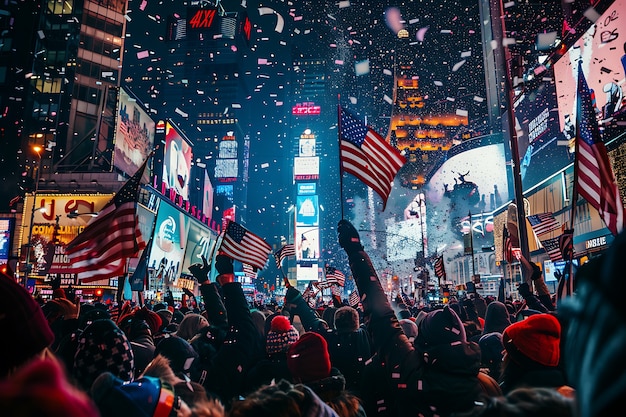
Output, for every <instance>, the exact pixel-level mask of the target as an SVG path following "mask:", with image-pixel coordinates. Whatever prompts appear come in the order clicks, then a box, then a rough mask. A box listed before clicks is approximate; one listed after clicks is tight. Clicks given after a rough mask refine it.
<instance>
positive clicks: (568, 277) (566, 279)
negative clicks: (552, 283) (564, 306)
mask: <svg viewBox="0 0 626 417" xmlns="http://www.w3.org/2000/svg"><path fill="white" fill-rule="evenodd" d="M571 265H572V263H571V261H568V262H567V263H566V264H565V267H564V268H563V272H562V273H560V276H558V283H557V290H556V299H557V305H558V304H559V303H560V302H561V301H563V299H564V298H566V297H569V296H571V295H573V294H574V277H573V276H572V273H571V272H572V271H571Z"/></svg>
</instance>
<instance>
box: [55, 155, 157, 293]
mask: <svg viewBox="0 0 626 417" xmlns="http://www.w3.org/2000/svg"><path fill="white" fill-rule="evenodd" d="M149 159H150V157H148V158H146V160H145V161H144V163H143V164H142V165H141V167H140V168H139V169H138V170H137V172H136V173H135V174H134V175H133V176H132V177H131V178H130V179H129V180H128V181H126V183H125V184H124V185H123V186H122V188H121V189H120V190H119V191H118V192H117V194H115V196H114V197H113V198H112V199H111V201H109V202H108V203H107V204H106V206H104V208H103V209H102V210H101V211H100V212H99V213H98V216H97V217H94V218H93V219H92V220H91V222H89V224H88V225H87V227H86V228H85V230H83V232H82V233H80V234H79V235H78V236H76V238H75V239H74V240H72V241H71V242H70V243H68V244H67V247H66V248H65V253H66V254H67V256H68V257H69V259H70V266H69V268H66V270H65V272H66V273H74V274H77V277H78V279H79V280H81V281H82V282H83V283H88V282H93V281H98V280H102V279H108V278H115V277H118V276H120V275H124V273H125V272H126V261H127V260H128V259H129V258H132V257H134V256H136V255H137V253H138V252H139V251H140V250H142V249H143V248H145V247H146V242H144V240H143V239H142V237H141V232H140V230H139V222H138V221H137V211H136V209H137V200H138V197H139V190H140V185H141V177H142V176H143V172H144V170H145V169H146V164H147V162H148V160H149Z"/></svg>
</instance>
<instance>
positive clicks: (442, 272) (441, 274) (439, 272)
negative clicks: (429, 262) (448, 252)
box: [435, 255, 446, 280]
mask: <svg viewBox="0 0 626 417" xmlns="http://www.w3.org/2000/svg"><path fill="white" fill-rule="evenodd" d="M435 275H436V276H437V278H443V279H444V280H445V279H446V268H445V266H444V264H443V255H440V256H439V257H438V258H437V260H436V261H435Z"/></svg>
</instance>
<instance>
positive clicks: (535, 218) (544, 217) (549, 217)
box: [526, 212, 561, 236]
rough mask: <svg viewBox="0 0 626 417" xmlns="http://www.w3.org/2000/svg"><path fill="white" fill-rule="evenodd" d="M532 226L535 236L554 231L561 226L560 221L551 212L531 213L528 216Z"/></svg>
mask: <svg viewBox="0 0 626 417" xmlns="http://www.w3.org/2000/svg"><path fill="white" fill-rule="evenodd" d="M526 218H527V219H528V222H529V223H530V227H532V229H533V232H535V236H539V235H542V234H544V233H549V232H552V231H553V230H556V229H558V228H560V227H561V225H560V224H559V222H558V221H557V220H556V219H555V218H554V215H553V214H552V213H550V212H548V213H541V214H531V215H530V216H526Z"/></svg>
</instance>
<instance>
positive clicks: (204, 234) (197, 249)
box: [181, 219, 217, 277]
mask: <svg viewBox="0 0 626 417" xmlns="http://www.w3.org/2000/svg"><path fill="white" fill-rule="evenodd" d="M216 240H217V236H216V233H214V232H211V231H210V230H209V228H208V227H206V226H204V225H202V224H201V223H200V222H197V221H195V220H193V219H190V220H189V232H188V233H187V244H186V245H185V258H184V261H183V267H182V269H181V275H182V276H189V277H191V276H192V275H191V273H190V272H189V266H191V265H193V264H197V263H199V264H201V263H202V257H203V256H204V258H205V259H206V260H207V261H209V262H210V260H211V253H212V250H213V246H214V245H215V242H216Z"/></svg>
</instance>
